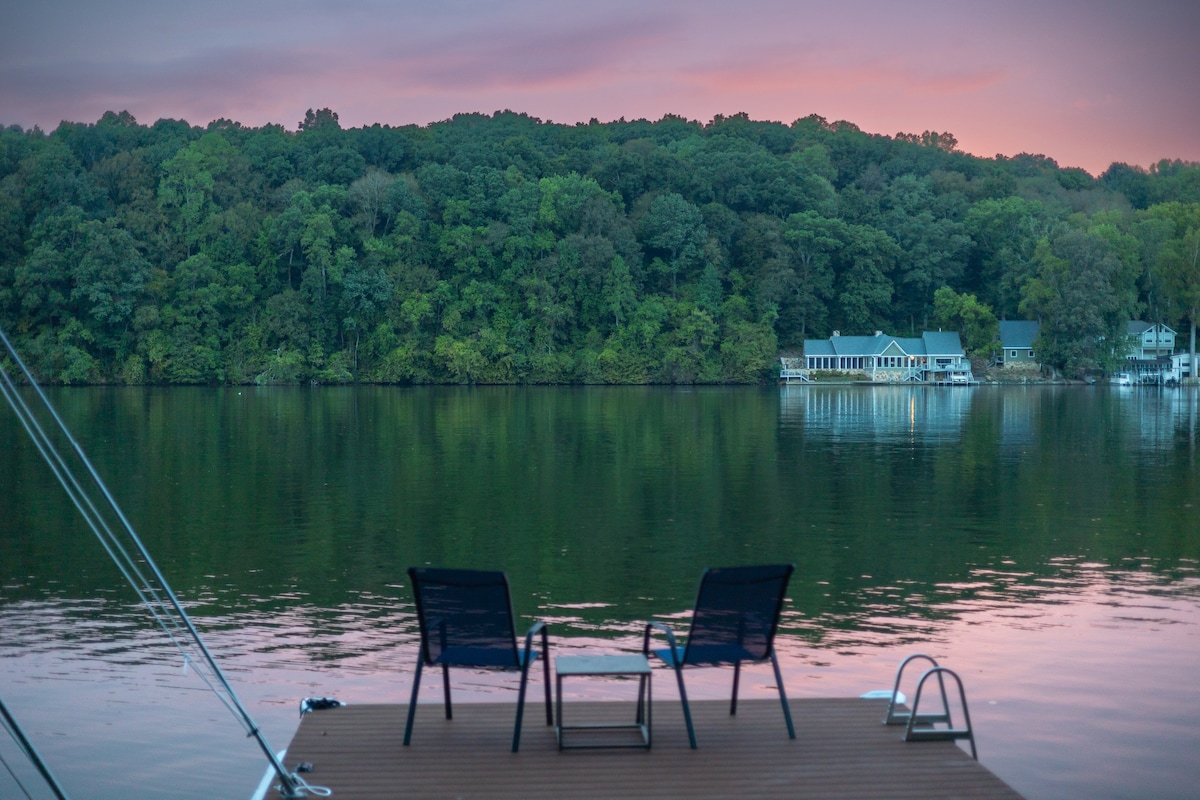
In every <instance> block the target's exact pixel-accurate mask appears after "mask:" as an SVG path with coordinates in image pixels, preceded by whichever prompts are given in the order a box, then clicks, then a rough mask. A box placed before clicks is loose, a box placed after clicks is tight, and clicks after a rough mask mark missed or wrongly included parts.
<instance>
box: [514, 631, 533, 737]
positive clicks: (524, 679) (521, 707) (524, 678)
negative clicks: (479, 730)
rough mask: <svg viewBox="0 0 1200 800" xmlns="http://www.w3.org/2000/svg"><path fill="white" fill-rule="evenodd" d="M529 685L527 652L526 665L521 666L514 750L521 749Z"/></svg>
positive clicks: (526, 656)
mask: <svg viewBox="0 0 1200 800" xmlns="http://www.w3.org/2000/svg"><path fill="white" fill-rule="evenodd" d="M528 685H529V654H528V653H526V654H525V666H524V667H522V668H521V690H520V691H519V692H517V722H516V724H515V725H514V726H513V743H512V751H513V752H514V753H515V752H517V751H518V750H520V749H521V723H522V721H523V720H524V718H525V688H526V686H528Z"/></svg>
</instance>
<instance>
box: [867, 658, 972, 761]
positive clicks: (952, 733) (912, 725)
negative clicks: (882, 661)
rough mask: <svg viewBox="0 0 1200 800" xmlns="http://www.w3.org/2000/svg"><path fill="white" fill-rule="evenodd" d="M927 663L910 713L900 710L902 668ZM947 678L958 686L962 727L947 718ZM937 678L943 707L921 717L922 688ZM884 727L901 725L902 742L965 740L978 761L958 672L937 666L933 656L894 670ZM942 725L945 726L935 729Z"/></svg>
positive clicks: (901, 664)
mask: <svg viewBox="0 0 1200 800" xmlns="http://www.w3.org/2000/svg"><path fill="white" fill-rule="evenodd" d="M918 660H921V661H928V662H929V663H930V664H932V666H931V667H930V668H929V669H927V670H925V672H924V673H922V674H921V677H920V679H919V680H918V681H917V691H916V694H915V695H913V704H912V710H911V711H901V710H899V705H900V704H899V702H898V701H897V698H898V697H899V696H900V680H901V678H902V677H903V676H904V669H905V667H907V666H908V665H909V664H910V663H912V662H913V661H918ZM947 676H949V677H950V678H952V679H953V680H954V682H955V683H956V684H957V685H958V698H959V701H960V702H961V703H962V712H963V717H964V721H965V723H966V726H965V727H962V728H956V727H954V720H953V719H952V718H951V715H950V698H949V697H948V695H947V694H946V677H947ZM933 677H936V678H937V683H938V691H939V693H940V694H941V699H942V708H941V711H940V712H935V713H932V714H922V713H921V712H920V707H921V693H922V691H923V690H924V688H925V682H926V681H927V680H929V679H930V678H933ZM883 724H884V725H903V726H905V727H904V741H906V742H946V741H951V742H953V741H957V740H959V739H966V740H967V741H969V742H970V743H971V758H973V759H975V760H976V761H978V760H979V752H978V751H977V750H976V748H975V731H974V729H973V728H972V727H971V712H970V711H969V710H968V709H967V693H966V690H965V689H964V688H963V682H962V679H961V678H960V677H958V673H956V672H954V670H951V669H948V668H946V667H943V666H939V665H938V663H937V661H936V660H935V659H934V658H933V657H932V656H927V655H925V654H923V653H917V654H916V655H911V656H909V657H908V658H906V659H904V660H903V661H902V662H900V667H899V668H898V669H897V670H896V683H895V685H894V686H893V687H892V696H891V698H890V699H889V700H888V707H887V716H885V717H884V719H883ZM939 725H945V727H938V726H939Z"/></svg>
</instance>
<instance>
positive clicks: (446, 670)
mask: <svg viewBox="0 0 1200 800" xmlns="http://www.w3.org/2000/svg"><path fill="white" fill-rule="evenodd" d="M442 696H443V697H445V699H446V719H454V710H453V709H452V708H451V707H450V665H449V664H442Z"/></svg>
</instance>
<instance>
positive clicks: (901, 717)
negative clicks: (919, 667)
mask: <svg viewBox="0 0 1200 800" xmlns="http://www.w3.org/2000/svg"><path fill="white" fill-rule="evenodd" d="M918 660H920V661H928V662H929V663H930V664H932V665H933V666H934V667H936V666H938V662H937V659H935V658H934V657H933V656H927V655H925V654H924V653H915V654H913V655H911V656H909V657H908V658H906V659H904V660H903V661H901V662H900V666H899V667H897V668H896V683H895V684H894V685H893V686H892V696H891V698H890V699H889V700H888V707H887V716H885V717H884V718H883V724H884V725H907V724H908V720H909V717H911V716H912V712H910V711H900V710H899V706H900V703H902V702H904V700H903V697H904V695H902V694H900V680H901V678H903V677H904V668H905V667H907V666H908V665H909V664H910V663H912V662H913V661H918ZM940 681H941V679H940V678H939V682H940ZM941 689H942V700H943V703H942V705H943V706H945V705H946V704H945V698H946V684H945V683H942V684H941ZM913 710H914V711H915V710H916V708H915V707H914V709H913ZM935 722H947V720H946V718H945V715H944V714H939V715H926V719H923V720H918V723H919V724H925V725H932V724H933V723H935Z"/></svg>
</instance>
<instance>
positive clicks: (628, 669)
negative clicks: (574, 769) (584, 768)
mask: <svg viewBox="0 0 1200 800" xmlns="http://www.w3.org/2000/svg"><path fill="white" fill-rule="evenodd" d="M554 670H555V673H556V674H557V677H556V678H555V687H556V690H557V692H556V698H555V708H554V711H555V715H554V716H555V732H556V733H557V735H558V749H559V750H575V749H594V748H602V747H631V748H642V749H645V750H649V749H650V700H651V694H650V693H651V686H650V677H651V675H650V664H649V663H648V662H647V661H646V657H645V656H644V655H620V656H558V657H556V658H555V659H554ZM622 675H624V676H626V677H631V678H637V679H638V703H637V713H636V715H635V716H634V721H633V722H631V723H622V722H617V723H612V722H601V723H590V724H579V725H565V724H563V679H564V678H569V677H617V676H622ZM598 730H600V731H609V732H611V731H621V730H626V731H637V732H638V733H640V734H641V735H640V736H639V737H638V739H639V741H636V742H634V743H625V742H621V741H611V740H608V739H607V737H605V739H606V740H605V741H597V740H596V738H595V737H590V738H589V737H584V736H579V737H577V738H583V739H586V741H584V742H582V743H579V744H568V743H567V742H566V739H567V736H566V733H567V732H568V731H598Z"/></svg>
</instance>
